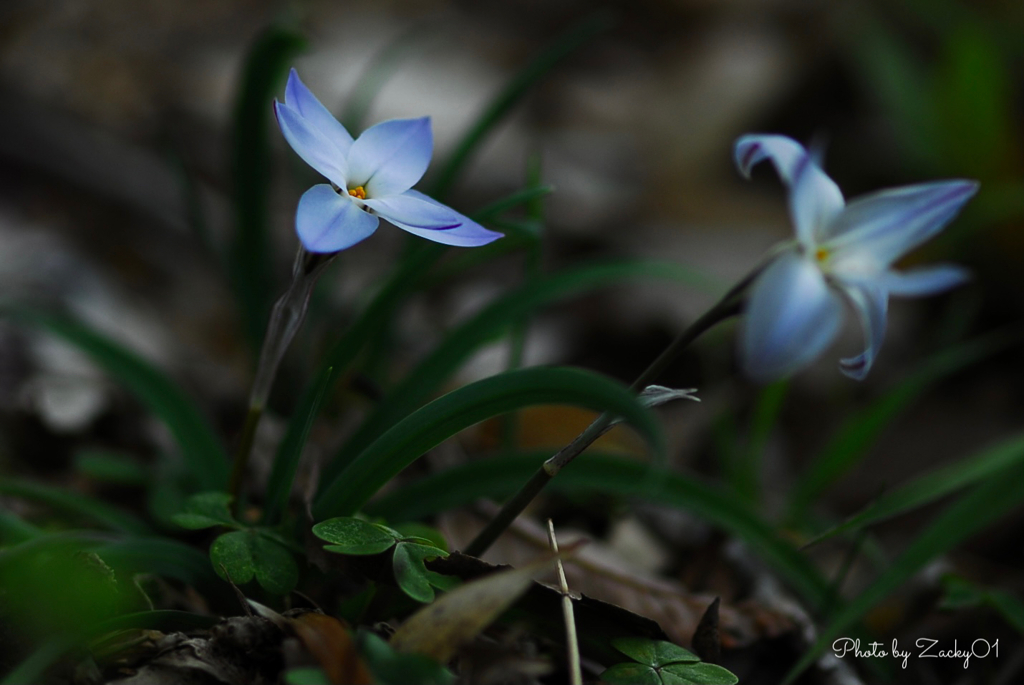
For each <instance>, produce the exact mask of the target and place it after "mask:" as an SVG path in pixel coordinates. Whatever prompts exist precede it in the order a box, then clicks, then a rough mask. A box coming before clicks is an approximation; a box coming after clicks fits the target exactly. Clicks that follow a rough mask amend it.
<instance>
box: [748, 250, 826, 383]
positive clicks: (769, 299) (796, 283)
mask: <svg viewBox="0 0 1024 685" xmlns="http://www.w3.org/2000/svg"><path fill="white" fill-rule="evenodd" d="M842 317H843V304H842V301H841V300H840V299H839V297H838V296H837V295H836V294H835V293H833V292H832V291H831V290H830V289H829V287H828V284H827V283H826V282H825V278H824V276H822V274H821V271H820V270H819V269H818V267H817V266H816V265H815V264H814V263H813V262H812V261H811V260H809V259H806V258H804V257H801V256H800V255H798V254H796V253H795V252H786V253H784V254H782V255H781V256H780V257H779V258H778V259H776V260H775V261H774V262H773V263H772V264H771V265H769V266H768V268H767V269H765V271H764V273H762V274H761V275H760V276H759V277H758V279H757V280H756V281H755V282H754V285H753V292H752V294H751V296H750V300H749V302H748V304H747V311H746V315H745V317H744V319H743V323H742V331H741V333H740V336H739V343H740V360H741V362H742V365H743V368H744V370H745V371H746V372H747V374H748V375H750V376H752V377H753V378H754V379H756V380H759V381H769V380H774V379H776V378H780V377H782V376H786V375H788V374H791V373H793V372H795V371H797V370H799V369H800V368H802V367H804V366H806V365H808V364H810V363H811V362H812V361H814V359H815V358H816V357H817V356H818V355H820V354H821V353H822V352H823V351H824V350H825V348H826V347H827V346H828V345H829V343H831V342H832V340H833V339H834V338H835V336H836V333H837V332H838V331H839V325H840V323H841V322H842Z"/></svg>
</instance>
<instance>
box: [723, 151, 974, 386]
mask: <svg viewBox="0 0 1024 685" xmlns="http://www.w3.org/2000/svg"><path fill="white" fill-rule="evenodd" d="M735 156H736V164H737V166H739V169H740V171H741V172H742V173H743V175H744V176H746V177H748V178H749V176H750V170H751V168H753V167H754V165H756V164H757V163H758V162H761V161H763V160H766V159H767V160H769V161H771V162H772V163H773V164H774V165H775V169H776V170H777V171H778V173H779V176H780V177H781V178H782V180H783V182H784V183H785V184H786V185H787V186H788V188H789V211H790V216H791V218H792V221H793V225H794V228H795V230H796V240H795V241H794V242H793V244H791V245H789V246H787V247H785V248H784V249H783V250H782V251H781V254H780V255H779V256H778V257H776V258H775V259H774V260H773V261H772V262H771V263H770V264H769V265H768V266H767V268H766V269H765V270H764V271H763V272H762V273H761V274H760V275H759V276H758V277H757V279H756V280H755V281H754V282H753V284H752V286H751V294H750V296H749V299H748V301H747V305H746V315H745V317H744V320H743V322H742V323H741V330H740V337H739V348H740V361H741V364H742V366H743V368H744V370H745V371H746V372H747V374H748V375H750V376H751V377H753V378H754V379H755V380H759V381H770V380H774V379H777V378H781V377H784V376H787V375H789V374H792V373H794V372H796V371H798V370H799V369H801V368H803V367H805V366H807V365H808V364H810V363H811V362H813V361H814V360H815V359H816V358H817V357H818V356H819V355H821V354H822V353H823V352H824V351H825V349H826V348H827V347H828V346H829V344H831V343H832V341H833V340H834V339H835V337H836V335H837V334H838V332H839V329H840V327H841V325H842V321H843V316H844V311H845V307H844V302H843V300H844V299H845V300H846V301H847V302H849V303H850V304H851V305H852V307H853V309H854V311H856V313H857V315H858V318H859V319H860V322H861V327H862V328H863V331H864V337H865V339H866V343H865V349H864V351H863V352H861V353H860V354H858V355H857V356H855V357H850V358H846V359H841V360H840V362H839V365H840V369H841V370H842V372H843V373H845V374H846V375H847V376H850V377H852V378H856V379H858V380H860V379H863V378H864V377H865V376H866V375H867V373H868V371H869V370H870V369H871V365H872V363H873V362H874V359H875V357H876V355H877V354H878V350H879V348H880V347H881V346H882V340H883V339H884V337H885V326H886V312H887V308H888V302H889V296H890V295H893V296H904V297H919V296H923V295H932V294H935V293H939V292H942V291H944V290H948V289H950V288H952V287H954V286H957V285H960V284H961V283H963V282H964V281H965V280H967V277H968V275H967V272H966V271H965V270H964V269H962V268H960V267H958V266H953V265H938V266H931V267H925V268H918V269H912V270H908V271H904V272H900V271H896V270H894V269H893V268H892V265H893V263H895V262H896V261H897V260H898V259H899V258H900V257H902V256H903V255H905V254H906V253H907V252H909V251H910V250H912V249H914V248H915V247H917V246H918V245H921V244H922V243H924V242H925V241H927V240H929V239H930V238H932V237H933V236H935V235H936V234H937V233H939V231H941V230H942V229H943V228H944V227H945V226H946V224H948V223H949V222H950V221H951V220H952V219H953V218H954V217H955V216H956V215H957V213H958V212H959V211H960V209H961V208H962V207H963V206H964V204H965V203H966V202H967V200H969V199H970V198H971V197H972V196H973V195H974V194H975V193H976V192H977V190H978V184H977V183H976V182H974V181H967V180H951V181H935V182H932V183H921V184H916V185H910V186H903V187H900V188H890V189H887V190H881V191H878V192H875V193H871V194H869V195H865V196H863V197H859V198H857V199H855V200H852V201H851V202H849V203H846V202H845V201H844V199H843V194H842V192H840V190H839V188H838V186H836V184H835V182H833V181H832V179H831V178H829V177H828V176H827V175H826V174H825V172H824V171H822V169H821V167H819V166H818V164H817V162H816V161H815V159H813V157H812V155H810V154H809V153H808V152H807V150H805V149H804V148H803V146H801V145H800V144H799V143H797V142H796V141H794V140H792V139H790V138H787V137H785V136H779V135H760V134H753V135H746V136H743V137H741V138H740V139H739V140H738V141H736V149H735Z"/></svg>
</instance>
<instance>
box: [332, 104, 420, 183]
mask: <svg viewBox="0 0 1024 685" xmlns="http://www.w3.org/2000/svg"><path fill="white" fill-rule="evenodd" d="M433 151H434V134H433V133H431V131H430V118H429V117H422V118H420V119H392V120H391V121H382V122H381V123H379V124H377V125H375V126H371V127H370V128H368V129H366V130H365V131H363V133H362V135H360V136H359V137H358V138H356V141H355V142H354V143H352V149H351V150H350V151H349V158H348V163H349V170H350V178H351V182H352V184H353V185H359V186H363V187H364V188H366V195H367V197H370V198H374V199H377V198H383V197H388V196H390V195H400V194H401V193H404V192H405V191H407V190H409V188H412V187H413V186H414V185H415V184H416V182H417V181H419V180H420V179H421V178H423V174H424V172H426V170H427V166H428V165H429V164H430V156H431V155H432V154H433Z"/></svg>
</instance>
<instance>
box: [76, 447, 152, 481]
mask: <svg viewBox="0 0 1024 685" xmlns="http://www.w3.org/2000/svg"><path fill="white" fill-rule="evenodd" d="M75 468H76V469H77V470H78V471H80V472H81V473H84V474H85V475H87V476H89V477H90V478H92V479H93V480H98V481H101V482H104V483H113V484H115V485H145V484H146V482H147V481H148V479H149V472H148V470H147V469H146V467H145V466H143V465H142V464H140V463H139V462H138V461H136V460H135V459H134V458H132V457H130V456H128V455H124V454H114V453H111V452H99V451H95V450H86V451H83V452H79V453H78V454H76V455H75Z"/></svg>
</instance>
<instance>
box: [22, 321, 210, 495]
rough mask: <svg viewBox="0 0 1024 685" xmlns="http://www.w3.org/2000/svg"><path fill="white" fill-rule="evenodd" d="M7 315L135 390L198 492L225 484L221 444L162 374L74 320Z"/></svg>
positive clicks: (128, 351)
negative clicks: (167, 432) (69, 347)
mask: <svg viewBox="0 0 1024 685" xmlns="http://www.w3.org/2000/svg"><path fill="white" fill-rule="evenodd" d="M6 313H9V314H13V315H14V316H15V317H16V318H17V319H18V320H19V321H22V322H24V323H29V324H32V325H34V326H38V327H40V328H43V329H45V330H46V331H47V332H49V333H52V334H53V335H56V336H58V337H60V338H63V339H64V340H66V341H67V342H69V343H71V344H72V345H74V346H75V347H76V348H77V349H79V350H81V351H82V352H84V353H85V354H86V355H88V356H89V357H90V358H91V359H92V360H93V362H95V363H96V364H97V365H98V366H99V367H100V368H101V369H103V370H104V371H106V372H107V373H108V374H110V375H111V376H113V377H114V378H116V379H117V380H118V381H119V382H120V383H121V384H122V385H124V386H125V387H126V388H127V389H128V390H129V391H131V392H132V393H133V394H134V395H135V396H136V397H137V398H138V399H139V401H140V402H142V403H143V404H144V405H146V407H147V408H148V409H149V410H150V411H151V412H153V413H154V414H155V415H156V416H157V417H158V418H159V419H160V420H161V421H163V422H164V424H165V425H166V426H167V428H168V429H170V431H171V434H172V435H173V436H174V439H175V441H176V442H177V443H178V447H179V449H180V450H181V454H182V456H183V457H184V459H185V462H186V463H187V464H188V469H189V472H190V473H191V474H192V476H194V477H195V479H196V480H197V481H198V482H199V484H200V487H202V488H203V489H206V490H216V489H217V488H223V487H224V486H226V485H227V482H228V466H227V464H228V462H227V455H226V454H225V452H224V449H223V447H222V446H221V444H220V441H219V440H218V438H217V436H216V434H215V433H214V432H213V430H212V429H211V428H210V426H209V424H208V423H207V422H206V420H205V419H204V418H203V416H202V414H200V413H199V411H198V410H197V409H196V407H195V405H194V404H192V402H191V401H190V400H189V399H188V398H187V397H186V396H185V394H184V393H183V392H182V391H181V389H180V388H179V387H178V386H177V385H175V384H174V382H172V381H171V380H170V379H169V378H168V377H167V376H165V375H164V373H163V372H162V371H160V370H159V369H157V368H156V367H155V366H153V365H152V364H150V363H149V362H148V361H145V360H144V359H142V357H139V356H138V355H136V354H135V353H134V352H131V351H130V350H128V349H126V348H124V347H123V346H122V345H121V344H120V343H116V342H114V341H113V340H110V339H109V338H107V337H105V336H103V335H101V334H100V333H98V332H96V331H94V330H92V329H91V328H89V327H88V326H85V325H84V324H82V323H80V322H78V321H75V320H74V319H71V318H67V317H63V316H57V315H54V314H47V313H44V312H41V311H36V310H28V309H21V308H19V309H17V310H13V311H12V310H6Z"/></svg>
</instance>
